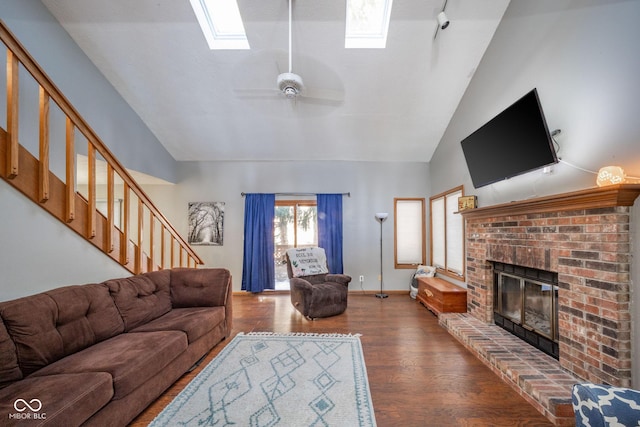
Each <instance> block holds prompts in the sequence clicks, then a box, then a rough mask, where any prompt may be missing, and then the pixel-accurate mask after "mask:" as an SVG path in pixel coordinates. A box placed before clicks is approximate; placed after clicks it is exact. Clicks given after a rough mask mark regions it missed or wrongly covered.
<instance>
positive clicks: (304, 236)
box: [273, 200, 318, 290]
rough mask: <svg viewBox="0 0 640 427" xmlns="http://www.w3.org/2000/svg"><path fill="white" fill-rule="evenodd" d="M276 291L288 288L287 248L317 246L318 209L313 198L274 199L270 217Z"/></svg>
mask: <svg viewBox="0 0 640 427" xmlns="http://www.w3.org/2000/svg"><path fill="white" fill-rule="evenodd" d="M273 222H274V224H273V237H274V241H275V254H274V262H275V266H276V283H275V285H276V286H275V289H276V290H288V289H289V276H288V275H287V263H286V259H285V254H286V252H287V249H290V248H302V247H311V246H318V210H317V207H316V201H315V200H278V201H276V207H275V218H274V220H273Z"/></svg>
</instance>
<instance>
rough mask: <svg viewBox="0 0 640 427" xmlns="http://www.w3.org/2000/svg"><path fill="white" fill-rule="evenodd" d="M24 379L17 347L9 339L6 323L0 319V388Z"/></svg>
mask: <svg viewBox="0 0 640 427" xmlns="http://www.w3.org/2000/svg"><path fill="white" fill-rule="evenodd" d="M21 378H22V371H21V370H20V367H19V366H18V356H17V355H16V346H15V344H14V343H13V341H12V340H11V338H10V337H9V333H8V332H7V328H5V326H4V322H3V321H2V319H0V388H2V387H5V386H7V385H8V384H11V383H12V382H14V381H17V380H19V379H21Z"/></svg>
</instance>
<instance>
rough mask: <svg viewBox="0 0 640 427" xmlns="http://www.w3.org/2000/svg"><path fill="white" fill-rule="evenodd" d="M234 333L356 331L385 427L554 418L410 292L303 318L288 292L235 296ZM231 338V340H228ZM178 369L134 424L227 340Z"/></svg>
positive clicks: (363, 299)
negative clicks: (182, 373)
mask: <svg viewBox="0 0 640 427" xmlns="http://www.w3.org/2000/svg"><path fill="white" fill-rule="evenodd" d="M233 310H234V327H233V335H235V334H236V333H238V332H264V331H269V332H315V333H325V332H336V333H359V334H362V337H361V341H362V347H363V351H364V356H365V362H366V365H367V373H368V376H369V386H370V388H371V396H372V399H373V405H374V408H375V414H376V420H377V424H378V426H380V427H386V426H403V427H408V426H483V427H484V426H505V427H506V426H509V427H513V426H549V425H552V424H551V423H550V422H548V420H547V419H546V418H544V417H543V416H542V415H541V414H540V413H538V412H537V411H536V410H535V409H534V408H533V407H532V406H531V405H529V404H528V403H527V402H526V401H525V400H524V399H522V398H521V397H520V396H519V395H518V394H517V393H516V392H514V391H513V390H512V389H511V388H510V387H509V386H508V385H506V384H505V383H503V382H502V381H501V380H500V379H499V378H498V377H497V376H496V375H495V374H494V373H493V372H491V371H490V370H489V369H488V368H487V367H486V366H484V365H483V364H482V362H480V361H479V360H478V359H476V358H475V357H474V356H473V355H472V354H471V353H470V352H468V351H467V350H466V349H465V348H464V347H463V346H462V345H461V344H460V343H458V342H457V341H456V340H455V339H454V338H453V337H451V336H450V335H449V334H448V333H447V331H445V330H444V329H443V328H441V327H440V326H439V325H438V321H437V318H436V317H435V316H434V315H433V314H431V312H429V311H427V310H426V309H425V308H424V307H423V306H422V305H420V304H419V303H417V302H416V301H415V300H412V299H410V298H409V296H408V295H406V294H405V295H393V294H392V295H390V296H389V298H386V299H384V300H380V299H378V298H375V297H374V296H373V295H370V294H367V295H364V294H350V295H349V307H348V308H347V311H346V312H345V313H344V314H342V315H340V316H334V317H329V318H326V319H319V320H316V321H308V320H306V319H304V318H303V317H302V316H301V315H300V314H299V313H298V312H296V311H295V310H294V309H293V308H292V306H291V304H290V302H289V295H288V294H276V295H266V296H258V295H239V296H234V302H233ZM226 342H228V341H226ZM224 344H225V342H223V343H221V344H219V345H218V346H216V347H215V348H214V349H213V350H212V351H211V353H210V354H209V355H208V356H207V358H206V360H205V362H204V363H203V364H202V365H201V367H200V368H198V369H196V370H194V371H193V372H191V373H189V374H186V375H185V376H183V377H182V378H181V379H180V380H179V381H178V382H176V383H175V384H174V385H173V386H172V387H171V388H170V389H169V390H167V392H166V393H165V394H164V395H163V396H162V397H160V398H159V399H158V400H157V401H156V402H155V403H154V404H152V405H151V406H150V407H149V408H148V409H147V410H146V411H145V412H143V413H142V414H141V415H140V416H139V417H138V418H137V419H136V420H134V422H133V423H132V424H131V426H136V427H138V426H146V425H147V424H148V423H149V422H150V421H151V420H152V419H153V418H154V417H155V416H156V415H157V414H158V413H159V412H160V411H161V410H162V409H163V408H164V407H165V406H166V405H167V404H169V402H170V401H171V400H172V399H173V398H174V397H175V396H176V395H177V394H178V393H179V392H180V391H181V390H182V389H183V388H184V387H185V386H186V384H188V382H189V381H191V380H192V379H193V377H194V376H195V375H197V373H198V372H199V371H200V370H201V368H202V367H203V366H204V365H206V363H208V362H209V361H210V360H212V359H213V358H214V357H215V355H216V354H218V353H219V352H220V350H221V349H222V348H223V347H224Z"/></svg>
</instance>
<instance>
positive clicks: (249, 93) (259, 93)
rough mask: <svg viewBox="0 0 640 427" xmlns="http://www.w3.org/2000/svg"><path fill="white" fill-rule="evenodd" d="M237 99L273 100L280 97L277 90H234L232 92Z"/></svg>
mask: <svg viewBox="0 0 640 427" xmlns="http://www.w3.org/2000/svg"><path fill="white" fill-rule="evenodd" d="M233 91H234V92H235V94H236V96H238V98H273V97H276V96H280V95H281V92H280V91H279V90H278V89H262V88H255V89H234V90H233Z"/></svg>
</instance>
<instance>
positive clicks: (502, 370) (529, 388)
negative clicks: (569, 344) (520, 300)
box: [438, 313, 580, 426]
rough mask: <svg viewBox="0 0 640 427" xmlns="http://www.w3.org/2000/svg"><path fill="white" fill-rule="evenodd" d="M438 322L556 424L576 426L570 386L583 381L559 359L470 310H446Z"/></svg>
mask: <svg viewBox="0 0 640 427" xmlns="http://www.w3.org/2000/svg"><path fill="white" fill-rule="evenodd" d="M438 321H439V323H440V325H441V326H442V327H444V328H445V329H447V330H448V331H449V333H450V334H451V335H453V336H454V337H455V338H456V339H457V340H458V341H460V343H462V345H464V346H465V347H466V348H467V349H468V350H469V351H471V352H472V353H473V354H474V355H476V357H477V358H478V359H480V360H481V361H482V362H483V363H484V364H485V365H487V366H488V367H489V368H490V369H491V370H492V371H493V372H494V373H495V374H496V375H498V376H499V377H500V378H501V379H502V380H503V381H504V382H506V383H507V384H509V385H510V386H511V388H513V389H514V390H515V391H516V392H517V393H518V394H520V396H522V397H523V398H524V399H525V400H526V401H527V402H529V403H530V404H531V405H532V406H533V407H534V408H536V409H537V410H538V411H539V412H540V413H541V414H543V415H544V416H545V417H547V418H548V419H549V421H551V422H552V423H554V424H555V425H557V426H572V425H574V422H573V421H574V417H573V408H572V406H571V387H572V386H573V384H576V383H578V382H580V380H579V379H578V378H576V377H575V376H573V375H571V374H570V373H568V372H566V371H565V370H563V369H562V368H561V367H560V364H559V363H558V361H557V360H555V359H554V358H552V357H551V356H548V355H547V354H545V353H543V352H542V351H540V350H538V349H536V348H534V347H532V346H530V345H527V344H524V343H523V341H522V340H521V339H520V338H518V337H516V336H514V335H512V334H510V333H508V332H507V331H505V330H504V329H502V328H500V327H498V326H496V325H488V324H486V323H483V322H481V321H480V320H478V319H476V318H475V317H473V316H472V315H470V314H468V313H464V314H458V313H443V314H441V315H440V316H439V317H438Z"/></svg>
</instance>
